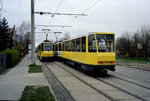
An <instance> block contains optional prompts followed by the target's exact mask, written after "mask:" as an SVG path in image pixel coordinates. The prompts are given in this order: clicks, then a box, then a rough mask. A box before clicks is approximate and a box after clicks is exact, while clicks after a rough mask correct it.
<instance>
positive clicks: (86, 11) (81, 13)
mask: <svg viewBox="0 0 150 101" xmlns="http://www.w3.org/2000/svg"><path fill="white" fill-rule="evenodd" d="M100 1H102V0H98V1H96V2H95V3H94V4H93V5H91V6H90V7H89V8H87V9H86V10H85V11H83V12H82V13H81V14H83V13H85V12H87V11H88V10H89V9H91V8H92V7H94V6H95V5H96V4H98V3H99V2H100Z"/></svg>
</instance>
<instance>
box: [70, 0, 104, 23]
mask: <svg viewBox="0 0 150 101" xmlns="http://www.w3.org/2000/svg"><path fill="white" fill-rule="evenodd" d="M100 1H102V0H98V1H96V2H95V3H94V4H92V5H91V6H90V7H88V8H87V9H86V10H84V11H83V12H81V14H83V13H85V12H87V11H88V10H89V9H91V8H92V7H94V6H95V5H96V4H98V3H99V2H100ZM75 19H76V17H75V18H73V19H72V20H71V21H70V22H69V23H67V24H71V23H72V22H73V21H74V20H75Z"/></svg>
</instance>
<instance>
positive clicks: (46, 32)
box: [35, 32, 62, 33]
mask: <svg viewBox="0 0 150 101" xmlns="http://www.w3.org/2000/svg"><path fill="white" fill-rule="evenodd" d="M35 33H62V32H35Z"/></svg>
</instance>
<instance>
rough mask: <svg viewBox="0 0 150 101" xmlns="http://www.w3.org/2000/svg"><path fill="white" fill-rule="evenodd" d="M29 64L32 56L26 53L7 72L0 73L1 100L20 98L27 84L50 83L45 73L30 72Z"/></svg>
mask: <svg viewBox="0 0 150 101" xmlns="http://www.w3.org/2000/svg"><path fill="white" fill-rule="evenodd" d="M29 64H30V58H29V56H28V55H26V56H25V57H24V59H23V60H22V61H21V62H20V63H19V64H18V65H17V66H15V67H14V68H12V69H11V70H10V71H9V72H8V73H7V74H5V75H0V100H19V99H20V97H21V94H22V91H23V90H24V88H25V86H26V85H48V82H47V80H46V78H45V76H44V74H43V73H31V74H29V73H28V69H29V67H28V65H29ZM37 64H40V63H39V62H37Z"/></svg>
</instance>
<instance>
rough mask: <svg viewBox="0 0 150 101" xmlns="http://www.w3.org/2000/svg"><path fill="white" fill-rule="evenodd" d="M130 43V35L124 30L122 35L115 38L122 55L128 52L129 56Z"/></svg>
mask: <svg viewBox="0 0 150 101" xmlns="http://www.w3.org/2000/svg"><path fill="white" fill-rule="evenodd" d="M131 43H132V37H131V33H129V32H124V33H123V34H122V36H121V37H119V38H117V40H116V46H117V49H118V50H120V51H121V53H122V55H125V54H128V55H129V56H131V46H132V44H131Z"/></svg>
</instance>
